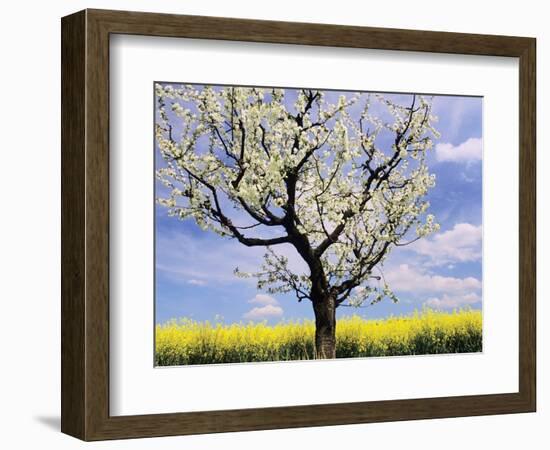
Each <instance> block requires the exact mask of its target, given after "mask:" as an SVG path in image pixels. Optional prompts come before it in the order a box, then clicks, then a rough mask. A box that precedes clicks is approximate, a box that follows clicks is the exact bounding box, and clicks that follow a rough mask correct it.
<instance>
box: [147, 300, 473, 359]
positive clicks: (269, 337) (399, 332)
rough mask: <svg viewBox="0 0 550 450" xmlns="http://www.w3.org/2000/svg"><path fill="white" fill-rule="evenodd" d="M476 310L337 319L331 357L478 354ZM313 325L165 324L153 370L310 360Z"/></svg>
mask: <svg viewBox="0 0 550 450" xmlns="http://www.w3.org/2000/svg"><path fill="white" fill-rule="evenodd" d="M481 330H482V317H481V311H477V310H469V309H465V310H460V311H454V312H452V313H445V312H436V311H432V310H424V311H422V312H416V313H415V314H413V315H410V316H401V317H390V318H387V319H384V320H366V319H363V318H361V317H359V316H352V317H349V318H341V319H339V320H338V322H337V326H336V357H337V358H353V357H366V356H397V355H426V354H436V353H469V352H479V351H481V345H482V333H481ZM314 333H315V324H314V322H312V321H303V322H284V323H281V324H278V325H275V326H269V325H267V324H265V323H248V324H244V323H238V324H232V325H223V324H220V323H214V324H212V323H210V322H194V321H192V320H188V319H182V320H179V321H170V322H168V323H166V324H164V325H157V327H156V352H155V362H156V365H158V366H172V365H187V364H213V363H237V362H253V361H289V360H304V359H313V355H314V346H313V341H314Z"/></svg>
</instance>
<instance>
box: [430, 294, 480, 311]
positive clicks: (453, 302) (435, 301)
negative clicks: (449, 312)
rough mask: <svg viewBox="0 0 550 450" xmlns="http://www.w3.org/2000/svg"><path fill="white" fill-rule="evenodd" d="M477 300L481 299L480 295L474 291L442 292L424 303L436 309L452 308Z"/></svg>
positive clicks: (470, 303)
mask: <svg viewBox="0 0 550 450" xmlns="http://www.w3.org/2000/svg"><path fill="white" fill-rule="evenodd" d="M479 301H481V297H480V296H479V295H478V294H476V293H475V292H470V293H468V294H463V295H447V294H443V295H442V296H440V297H432V298H430V299H428V300H427V301H426V303H425V304H426V305H427V306H429V307H431V308H436V309H453V308H460V307H462V306H466V305H472V304H474V303H477V302H479Z"/></svg>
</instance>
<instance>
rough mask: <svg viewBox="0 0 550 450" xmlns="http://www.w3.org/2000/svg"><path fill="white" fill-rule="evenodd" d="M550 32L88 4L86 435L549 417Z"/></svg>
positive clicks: (79, 324)
mask: <svg viewBox="0 0 550 450" xmlns="http://www.w3.org/2000/svg"><path fill="white" fill-rule="evenodd" d="M535 98H536V97H535V39H533V38H526V37H507V36H489V35H471V34H458V33H444V32H436V31H416V30H414V31H413V30H397V29H380V28H368V27H350V26H339V25H321V24H306V23H288V22H272V21H255V20H243V19H229V18H215V17H198V16H179V15H168V14H154V13H135V12H122V11H104V10H85V11H81V12H78V13H75V14H73V15H70V16H67V17H64V18H63V19H62V431H63V432H65V433H67V434H70V435H72V436H76V437H78V438H80V439H83V440H101V439H118V438H133V437H150V436H167V435H183V434H197V433H214V432H228V431H244V430H260V429H275V428H290V427H308V426H322V425H336V424H351V423H368V422H380V421H396V420H412V419H426V418H442V417H458V416H473V415H486V414H503V413H519V412H532V411H535V408H536V393H535V392H536V391H535V386H536V366H535V364H536V340H535V336H536V333H535V322H536V320H535V319H536V315H535V307H536V293H535V285H536V283H535V280H536V267H535V243H536V235H535V231H536V230H535V214H536V211H535V198H536V197H535V185H536V183H535V172H536V162H535V141H536V139H535V138H536V125H535Z"/></svg>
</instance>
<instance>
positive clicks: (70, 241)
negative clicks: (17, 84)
mask: <svg viewBox="0 0 550 450" xmlns="http://www.w3.org/2000/svg"><path fill="white" fill-rule="evenodd" d="M85 19H86V15H85V13H84V12H79V13H76V14H73V15H71V16H68V17H65V18H64V19H63V22H62V27H61V35H62V39H61V40H62V47H61V69H62V70H61V146H62V153H61V234H62V240H61V317H62V320H61V391H62V396H61V430H62V431H63V432H65V433H68V434H72V435H74V436H78V437H82V436H83V434H84V430H85V424H84V413H83V412H84V410H85V408H86V405H85V399H84V397H85V384H84V380H85V375H86V370H85V361H84V352H85V340H84V328H85V323H86V318H85V314H84V306H85V305H84V303H85V293H84V282H85V251H84V236H85V220H84V213H85V209H84V192H85V189H84V169H85V151H84V150H85V145H84V139H85V130H86V127H85V116H86V103H85V82H86V74H85V66H84V59H85V57H84V52H85Z"/></svg>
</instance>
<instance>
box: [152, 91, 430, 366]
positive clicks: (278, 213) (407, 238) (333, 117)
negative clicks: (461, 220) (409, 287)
mask: <svg viewBox="0 0 550 450" xmlns="http://www.w3.org/2000/svg"><path fill="white" fill-rule="evenodd" d="M331 95H332V96H334V94H329V93H327V92H323V91H318V90H310V89H302V90H298V91H296V90H282V89H261V88H245V87H210V86H194V85H181V86H176V87H174V86H169V85H161V84H157V85H156V101H157V124H156V142H157V146H158V149H159V150H160V154H161V155H162V159H163V161H164V163H163V164H162V167H160V168H158V170H157V178H158V179H159V180H160V181H161V182H162V183H163V184H164V185H165V186H166V187H167V189H166V190H165V191H166V192H167V194H166V195H165V196H164V197H163V198H158V199H157V201H158V202H159V203H160V204H161V205H164V206H166V207H167V208H168V210H169V214H170V215H172V216H175V217H178V218H180V219H189V218H191V219H194V221H195V222H196V223H197V224H198V225H199V226H200V227H202V228H203V229H205V230H211V231H213V232H215V233H217V234H218V235H220V236H223V237H228V238H233V239H236V240H238V241H239V242H240V243H241V244H243V245H245V246H248V247H255V246H263V247H266V254H265V259H264V263H263V265H262V267H261V268H258V271H257V272H256V273H242V272H240V271H239V270H238V269H236V273H237V275H240V276H254V277H256V278H257V281H258V288H259V289H267V291H268V292H270V293H277V292H294V293H295V294H296V297H297V299H298V301H302V300H307V301H309V302H311V305H312V307H313V311H314V314H315V324H316V331H315V351H316V357H317V358H334V357H335V356H336V351H335V348H336V337H335V330H336V309H337V308H338V307H340V306H344V305H345V306H361V305H364V304H372V303H376V302H378V301H380V300H381V299H382V298H384V297H389V298H391V299H392V300H394V301H397V299H396V297H395V295H394V294H393V293H392V291H391V290H390V287H389V286H388V285H387V284H386V283H385V282H384V281H383V277H380V276H377V275H376V273H377V272H375V269H376V268H377V266H378V265H380V264H381V263H382V262H383V261H384V259H385V258H386V257H387V255H388V253H389V252H390V250H391V249H392V247H395V246H400V245H407V244H409V243H411V242H412V241H414V240H416V239H419V238H421V237H423V236H426V235H427V234H429V233H430V232H432V231H434V230H437V229H438V225H437V224H436V223H435V221H434V218H433V216H432V215H429V214H426V211H427V209H428V207H429V204H428V202H427V201H425V200H423V197H424V196H425V195H426V193H427V192H428V190H429V188H431V187H433V186H434V184H435V177H434V176H433V175H430V174H429V172H428V167H427V165H426V162H425V155H426V152H427V151H428V150H429V149H430V148H431V147H432V138H433V137H434V136H435V137H437V132H436V131H435V130H434V128H433V126H432V123H433V122H435V121H436V117H434V116H433V115H432V112H431V104H430V102H429V101H428V100H427V99H425V98H423V97H419V96H415V95H412V96H409V97H408V100H407V103H406V104H398V103H397V102H395V101H391V100H389V99H388V98H385V97H383V96H381V95H378V94H365V93H356V94H347V95H341V96H339V98H338V99H337V100H336V99H334V100H333V101H328V100H327V98H328V97H330V96H331ZM283 244H286V245H291V246H293V247H294V248H295V250H296V251H297V253H298V254H299V255H300V256H301V258H302V259H303V260H304V262H305V264H306V265H307V268H308V270H307V273H295V272H293V271H292V270H291V268H290V267H289V263H288V258H286V257H285V256H283V255H282V254H281V252H278V250H277V247H278V246H281V245H283ZM381 280H382V281H381Z"/></svg>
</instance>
